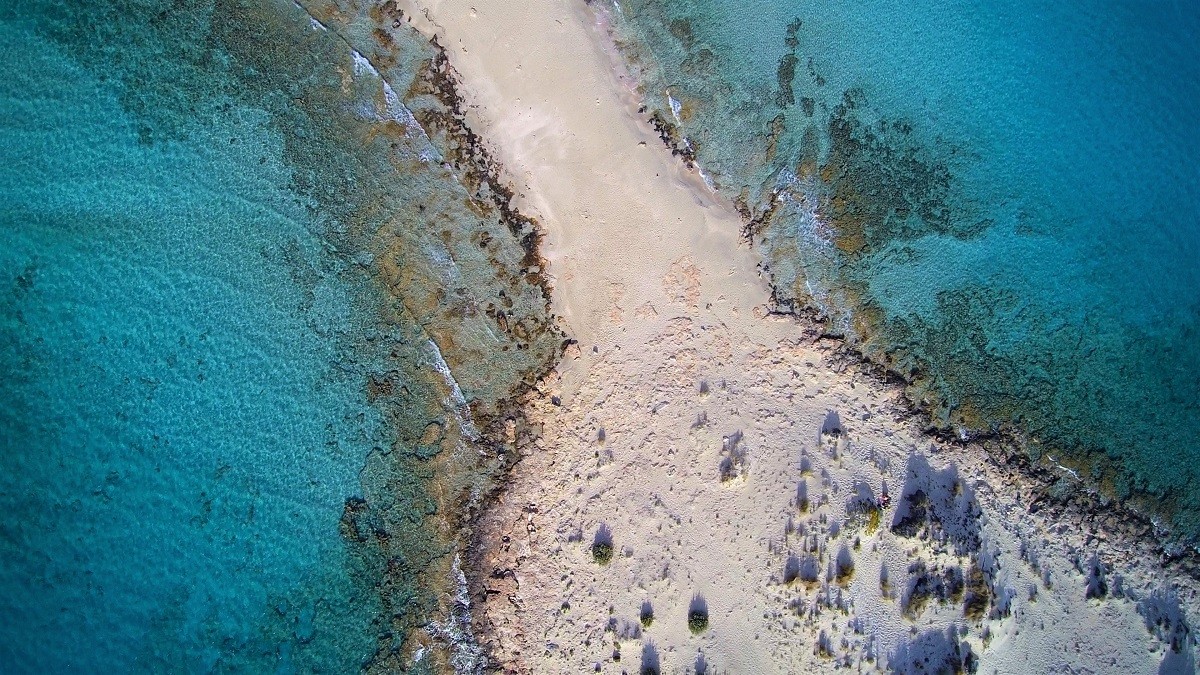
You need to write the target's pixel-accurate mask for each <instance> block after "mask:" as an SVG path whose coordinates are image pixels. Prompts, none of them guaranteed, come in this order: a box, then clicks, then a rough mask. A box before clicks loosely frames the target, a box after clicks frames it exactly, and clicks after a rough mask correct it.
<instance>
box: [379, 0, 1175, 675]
mask: <svg viewBox="0 0 1200 675" xmlns="http://www.w3.org/2000/svg"><path fill="white" fill-rule="evenodd" d="M399 5H400V6H401V8H402V9H403V10H404V11H405V13H406V15H407V16H409V18H410V20H411V21H412V22H413V23H414V25H416V26H417V27H418V28H419V29H420V30H422V31H424V32H426V33H427V34H428V35H430V36H436V37H437V39H438V41H439V43H440V44H441V45H442V46H443V47H444V48H445V49H446V50H447V53H448V55H449V58H450V60H451V62H452V64H453V65H454V67H455V69H456V70H457V71H458V74H459V76H460V84H461V89H462V92H463V94H464V96H465V99H466V101H467V103H468V105H469V107H470V110H469V113H468V118H469V122H470V124H471V125H472V127H473V128H475V129H476V130H477V131H479V132H480V133H481V134H482V136H483V137H484V138H485V139H487V141H488V142H489V143H490V144H491V145H492V152H493V153H494V156H495V157H496V158H497V159H498V160H499V161H500V162H501V163H502V164H503V165H504V166H505V167H506V169H507V172H508V179H509V180H510V181H511V184H512V186H513V188H514V191H515V193H516V195H517V196H516V199H515V206H517V207H518V208H519V209H520V210H521V211H522V212H524V213H526V214H529V215H531V216H533V217H535V218H536V219H537V221H538V222H539V224H540V226H541V227H542V228H543V230H544V235H545V240H544V242H545V244H544V245H545V247H544V250H543V255H544V257H545V259H546V260H547V261H548V263H549V270H548V273H549V276H550V278H551V279H552V280H553V308H554V311H555V313H556V314H557V316H558V317H559V318H560V321H561V327H562V328H563V330H564V331H565V332H566V333H567V334H568V335H569V336H570V337H572V338H573V339H574V340H576V341H577V342H576V343H575V344H574V345H572V346H571V347H570V348H569V349H568V351H567V354H566V355H565V358H564V359H563V361H562V363H561V364H560V366H559V368H558V370H557V371H556V372H555V373H554V374H553V375H551V376H550V377H548V378H546V379H545V380H544V381H543V382H542V383H541V384H540V386H539V389H538V391H537V392H536V393H535V394H533V395H531V396H529V397H528V400H527V401H526V404H525V415H526V417H527V420H528V422H529V424H530V425H531V426H532V427H533V428H534V429H536V430H537V431H538V434H537V437H536V438H533V439H530V440H528V441H527V442H525V443H524V445H523V446H522V447H521V448H520V452H521V454H522V459H521V461H520V462H519V463H518V464H517V465H516V467H515V469H514V470H513V472H512V475H511V476H510V477H509V480H508V482H507V484H506V487H505V488H504V489H503V490H502V491H501V492H500V493H499V494H498V495H497V497H496V499H495V502H494V503H493V504H492V506H491V507H490V509H489V510H488V511H487V512H486V513H485V515H484V516H483V517H482V519H481V520H480V522H478V523H477V532H476V534H475V542H476V543H475V547H474V551H473V553H474V558H475V559H474V560H473V569H471V570H468V572H467V574H468V579H469V582H470V584H471V588H472V591H473V592H472V596H473V603H474V604H473V607H472V610H473V626H472V628H473V630H474V632H475V639H476V640H478V641H479V642H480V643H481V645H482V646H483V647H484V648H485V650H486V651H487V652H488V653H489V654H490V656H491V658H492V659H493V660H494V666H495V668H496V669H497V670H499V671H502V672H562V673H578V672H592V671H594V672H606V673H620V672H646V669H647V667H651V672H655V671H661V672H670V673H683V672H730V673H776V672H778V673H785V672H807V671H810V670H832V669H835V668H839V667H849V668H853V669H856V670H858V671H860V672H862V671H866V672H873V671H886V672H893V671H894V672H947V671H954V670H972V669H978V671H979V672H986V673H1021V672H1121V673H1154V672H1192V671H1193V670H1194V660H1193V658H1194V657H1193V649H1194V639H1193V637H1192V634H1191V632H1190V629H1189V628H1188V626H1189V625H1191V624H1192V623H1193V622H1194V621H1196V620H1197V615H1196V607H1197V603H1196V598H1197V596H1196V591H1197V588H1196V583H1195V581H1194V579H1193V577H1191V576H1190V575H1188V574H1187V573H1186V572H1185V571H1183V570H1182V569H1181V568H1180V567H1179V565H1166V566H1164V565H1163V563H1162V561H1161V559H1160V556H1158V555H1157V554H1156V552H1155V547H1154V545H1153V543H1152V541H1153V532H1146V531H1145V528H1144V527H1142V526H1140V525H1138V524H1137V523H1133V524H1130V523H1131V522H1132V521H1128V520H1126V519H1125V518H1123V517H1122V515H1121V514H1120V513H1119V512H1116V511H1106V510H1105V509H1104V508H1096V505H1097V504H1099V501H1100V500H1099V499H1098V498H1095V497H1094V496H1088V495H1087V494H1085V493H1084V492H1083V491H1081V490H1079V489H1078V488H1077V487H1073V486H1074V485H1075V484H1074V483H1073V482H1072V481H1073V479H1072V477H1071V476H1070V475H1069V473H1067V472H1065V471H1064V472H1061V473H1059V474H1056V473H1055V472H1054V471H1053V467H1052V466H1051V467H1050V468H1046V467H1044V466H1043V467H1035V469H1036V473H1034V474H1030V473H1029V472H1028V471H1025V470H1023V469H1021V468H1020V466H1019V465H1020V464H1021V462H1019V461H1017V460H1015V459H1012V458H1009V459H1006V458H1005V457H1004V456H1003V454H1002V453H1000V454H998V453H997V452H996V451H994V450H993V451H992V452H989V451H987V450H985V449H984V448H981V447H978V446H975V445H972V444H963V443H953V442H947V441H945V440H941V439H937V438H934V437H931V436H928V435H926V434H924V433H923V430H922V428H921V423H920V419H919V418H918V417H916V416H914V415H913V414H912V412H911V411H910V410H909V408H908V407H907V405H906V403H905V401H903V400H902V398H901V394H900V391H899V389H898V388H897V387H894V386H889V385H888V384H886V383H885V382H884V381H882V379H881V378H879V377H877V376H875V375H873V374H871V373H870V372H869V370H868V369H867V368H866V367H865V366H863V365H861V364H859V363H857V362H856V361H855V360H854V359H853V358H851V357H850V356H848V355H847V354H846V352H845V350H843V349H842V348H841V345H840V343H838V342H836V341H833V340H828V339H823V338H822V335H821V331H820V328H819V326H817V325H815V324H812V323H808V322H807V321H806V320H804V319H799V318H797V317H792V316H784V315H778V314H774V313H772V311H771V306H770V289H769V286H768V280H767V279H765V278H764V277H763V275H762V273H761V269H760V260H759V258H758V257H757V255H756V253H755V251H754V250H753V249H752V248H751V246H750V245H749V244H748V243H747V242H746V241H745V240H744V239H743V238H742V236H741V231H742V222H741V220H740V218H739V216H738V214H737V213H736V211H735V210H734V209H733V208H732V206H731V205H730V204H728V203H726V202H723V201H722V200H721V199H720V197H719V196H718V195H716V194H714V193H713V192H712V191H711V190H710V189H709V188H708V187H707V186H706V184H705V182H704V181H703V180H702V177H701V176H700V175H699V174H698V173H697V171H696V170H694V169H689V168H688V167H686V166H684V165H683V163H682V162H680V161H679V159H678V158H676V157H673V156H672V155H671V153H670V152H669V151H668V149H667V148H665V147H664V146H663V144H662V143H661V141H660V139H659V136H658V134H657V132H656V131H655V130H654V129H653V128H652V127H651V125H650V124H649V123H648V122H647V120H645V119H644V117H643V116H639V114H638V107H639V99H638V94H637V91H636V88H635V87H636V83H634V82H632V81H630V80H629V78H627V77H623V76H622V75H621V69H620V63H619V59H618V58H617V57H616V56H615V54H614V53H613V51H612V50H611V49H610V48H609V46H608V45H607V43H606V33H605V26H604V23H603V15H602V14H596V13H595V12H594V11H593V9H592V8H591V7H589V6H588V5H587V4H585V3H582V2H572V3H564V2H552V1H550V0H529V1H528V2H522V3H507V2H500V1H498V0H474V1H468V0H463V1H459V0H445V1H441V0H429V1H427V2H422V1H419V0H402V1H401V2H400V3H399ZM1010 459H1011V461H1009V460H1010ZM1054 481H1062V487H1063V490H1064V491H1065V492H1067V493H1071V494H1074V495H1075V496H1074V497H1072V498H1070V499H1064V500H1055V499H1051V498H1048V497H1047V491H1046V486H1047V485H1048V484H1051V483H1053V482H1054ZM606 544H607V545H609V549H607V550H611V559H607V557H608V556H607V555H605V554H604V551H605V550H606V548H605V545H606ZM694 610H703V612H702V613H704V614H705V615H706V619H707V625H706V626H704V627H703V628H702V629H699V630H694V629H695V628H698V626H697V625H695V624H694V625H693V626H691V627H689V615H690V614H692V613H693V611H694Z"/></svg>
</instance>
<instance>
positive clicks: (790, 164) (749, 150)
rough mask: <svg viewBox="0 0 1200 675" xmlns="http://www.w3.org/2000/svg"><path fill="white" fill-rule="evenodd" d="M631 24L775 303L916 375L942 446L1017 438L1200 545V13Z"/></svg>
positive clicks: (774, 11) (679, 9) (945, 13)
mask: <svg viewBox="0 0 1200 675" xmlns="http://www.w3.org/2000/svg"><path fill="white" fill-rule="evenodd" d="M615 13H616V14H617V15H618V16H622V17H624V19H625V20H624V21H618V33H619V35H620V36H621V37H622V38H623V39H624V40H625V41H626V42H627V46H626V53H627V54H630V55H631V58H632V59H633V60H634V61H636V62H637V64H638V67H639V68H640V72H641V77H642V82H643V85H644V88H645V94H646V97H647V100H648V102H649V103H650V104H651V106H652V107H653V108H655V109H657V110H658V111H659V114H660V115H661V116H662V117H663V119H665V120H668V121H671V122H673V123H675V124H676V125H677V126H678V127H679V128H680V129H681V132H682V134H683V135H684V136H686V137H687V138H688V139H689V141H690V143H691V144H692V145H693V146H694V147H695V150H696V152H697V153H698V161H699V163H700V165H701V166H702V167H703V168H704V169H705V170H706V171H707V172H708V173H709V174H710V175H711V176H712V178H713V180H714V182H715V183H716V184H717V185H718V187H719V188H720V189H721V190H722V191H724V192H725V193H726V194H727V195H728V196H730V197H731V198H735V199H738V200H739V202H740V203H741V204H742V205H743V208H744V209H745V212H746V215H747V217H748V218H749V219H751V220H753V222H754V228H753V229H754V234H753V238H754V242H755V244H756V245H757V246H759V247H760V250H762V251H763V253H764V255H765V256H766V259H767V262H768V263H769V266H770V272H771V274H772V277H773V281H774V285H775V286H776V288H777V295H778V300H779V302H780V304H781V305H783V306H785V307H793V308H796V309H800V308H804V307H807V308H812V309H813V310H815V311H817V312H819V313H821V314H822V315H824V316H825V317H827V319H828V320H829V325H830V327H831V330H833V331H834V332H838V333H842V334H845V335H847V336H848V337H849V338H850V339H851V341H852V342H853V343H854V344H856V345H857V346H858V347H859V348H860V349H861V350H862V351H864V352H865V353H866V354H868V355H869V356H871V357H872V358H874V359H876V360H877V361H880V362H882V363H885V364H887V365H888V366H889V367H890V368H892V369H893V370H894V371H896V372H898V373H900V374H902V375H903V376H905V377H906V378H907V379H908V380H909V381H910V386H909V394H910V396H911V397H912V398H913V399H914V401H916V402H918V403H919V404H922V405H923V406H924V407H926V408H927V409H928V410H930V411H931V412H932V416H933V421H934V423H935V424H936V425H938V426H940V427H943V428H945V429H948V430H951V431H957V432H961V433H963V434H966V435H969V434H972V433H975V434H978V433H980V432H990V431H993V430H997V429H1005V430H1008V431H1010V432H1013V433H1014V434H1016V435H1018V436H1021V437H1023V438H1025V439H1026V440H1027V445H1028V448H1029V450H1030V452H1031V453H1032V454H1034V455H1035V456H1039V457H1040V456H1042V455H1048V456H1050V457H1053V458H1054V459H1055V460H1057V461H1061V462H1063V463H1064V464H1066V465H1068V466H1070V467H1073V468H1074V469H1075V470H1077V471H1079V472H1080V473H1081V474H1082V475H1084V476H1085V477H1087V478H1089V479H1091V480H1092V481H1093V482H1095V483H1099V484H1101V485H1102V486H1103V487H1104V489H1105V491H1106V493H1107V494H1109V495H1110V496H1118V497H1121V498H1133V499H1134V500H1135V501H1138V502H1139V503H1141V504H1142V506H1144V507H1146V508H1150V509H1151V510H1153V511H1157V512H1158V513H1159V514H1160V517H1161V518H1163V520H1164V522H1173V524H1174V525H1175V529H1176V532H1177V533H1179V534H1183V535H1185V536H1191V537H1194V536H1196V535H1197V534H1200V497H1198V496H1197V494H1196V493H1195V491H1194V490H1193V489H1191V486H1194V485H1196V484H1200V482H1198V481H1200V461H1198V460H1200V443H1197V440H1196V439H1197V438H1200V330H1198V329H1200V168H1198V164H1197V162H1196V161H1195V158H1196V157H1197V155H1198V153H1200V127H1198V126H1197V124H1196V122H1197V120H1200V6H1197V5H1195V4H1194V3H1184V2H1180V3H1169V2H1106V3H1099V4H1097V3H1083V2H1066V3H1063V2H1044V1H1042V0H1022V1H1021V2H1016V3H1011V2H1009V3H1000V2H974V3H968V4H960V5H956V6H947V5H946V4H945V3H934V2H916V3H902V4H896V3H891V4H889V3H878V2H869V3H839V2H824V1H820V0H816V1H812V0H810V1H803V2H800V1H796V0H786V1H785V0H772V1H769V2H768V1H757V2H724V1H723V0H702V1H689V2H671V3H664V2H657V1H646V0H629V1H622V2H620V9H619V11H616V12H615ZM668 96H669V97H670V98H668ZM672 100H673V101H674V107H675V110H674V111H672V109H671V108H672Z"/></svg>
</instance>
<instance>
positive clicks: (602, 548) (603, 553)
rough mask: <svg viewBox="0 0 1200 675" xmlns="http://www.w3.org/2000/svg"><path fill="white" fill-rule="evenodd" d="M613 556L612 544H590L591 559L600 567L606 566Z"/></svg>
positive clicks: (603, 542)
mask: <svg viewBox="0 0 1200 675" xmlns="http://www.w3.org/2000/svg"><path fill="white" fill-rule="evenodd" d="M612 556H613V547H612V544H610V543H608V542H606V541H598V542H596V543H594V544H592V558H594V559H595V560H596V562H598V563H600V564H601V565H607V564H608V563H609V562H610V561H611V560H612Z"/></svg>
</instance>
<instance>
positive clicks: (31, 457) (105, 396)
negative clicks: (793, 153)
mask: <svg viewBox="0 0 1200 675" xmlns="http://www.w3.org/2000/svg"><path fill="white" fill-rule="evenodd" d="M0 33H2V34H3V35H4V44H5V46H6V48H5V49H4V50H3V52H2V53H0V60H3V61H4V66H5V68H4V71H5V73H6V77H5V78H3V80H2V81H0V136H2V137H3V140H4V143H3V144H0V167H2V168H0V195H2V198H0V274H2V277H0V364H2V366H0V369H2V372H3V373H4V375H3V377H2V378H0V401H2V402H3V405H2V406H0V444H2V446H3V448H2V450H0V462H3V465H2V466H0V510H2V511H3V513H4V516H3V519H0V559H2V560H3V563H0V588H3V589H4V593H3V599H0V620H2V621H3V623H4V624H5V626H6V629H5V631H4V632H3V636H2V637H0V670H5V671H13V672H27V671H51V672H61V671H66V670H72V669H74V670H85V671H96V672H129V671H150V670H154V671H161V670H187V671H194V670H218V671H244V670H253V671H262V670H268V669H271V670H277V671H281V672H298V671H304V672H311V671H316V670H322V671H337V672H345V671H354V670H358V669H362V668H367V669H369V670H391V671H394V670H402V669H407V668H409V667H418V669H419V668H423V667H429V666H441V667H444V666H447V665H453V666H456V667H459V668H462V669H468V670H469V669H471V668H473V667H474V666H475V665H476V664H475V663H474V660H475V657H476V656H477V653H476V652H475V651H474V650H473V648H472V647H471V645H470V644H469V634H468V633H467V632H466V631H465V627H464V626H463V625H462V624H460V623H457V622H455V621H454V620H453V619H454V617H455V610H456V607H455V601H454V598H453V593H452V591H453V588H454V585H455V583H456V581H457V580H456V578H455V575H454V570H453V562H454V552H455V551H456V550H457V549H458V547H459V546H460V545H461V544H462V543H463V540H462V537H464V536H466V535H465V530H463V525H464V518H465V516H466V515H467V512H466V509H467V508H468V507H469V506H470V505H471V504H472V503H475V501H476V500H477V498H478V496H479V495H480V494H482V493H484V492H486V491H487V490H488V489H489V487H490V485H491V483H490V480H491V478H492V477H493V476H494V475H495V474H496V472H497V471H499V470H500V469H501V467H502V466H503V464H504V462H505V459H504V452H505V449H504V448H503V446H496V445H494V444H493V443H492V442H491V441H490V440H488V439H489V438H490V436H489V434H488V432H489V429H490V427H491V426H492V425H494V424H498V423H499V422H500V421H502V419H503V416H504V415H506V414H508V413H509V411H508V410H507V404H506V400H507V399H508V397H509V396H510V395H511V394H512V393H513V392H514V390H515V389H516V388H518V387H519V386H521V385H522V383H523V382H530V381H532V378H533V377H535V376H536V374H537V373H538V372H539V371H541V370H542V369H544V368H545V367H547V365H548V364H549V363H550V362H551V360H552V359H553V358H554V357H555V355H556V353H557V349H558V347H559V342H560V339H561V338H560V336H559V334H558V333H557V331H556V330H555V329H554V328H553V327H552V324H551V322H550V318H549V315H548V309H547V297H546V289H545V286H544V282H543V281H542V279H541V277H540V276H539V275H538V274H537V272H536V270H532V269H531V267H532V265H533V264H534V263H533V262H532V261H534V260H535V259H536V252H535V248H534V247H535V245H536V235H535V234H534V232H533V228H532V223H530V222H529V221H528V220H526V219H523V218H521V217H520V215H519V214H516V213H514V212H512V211H511V209H509V208H508V205H507V198H506V196H505V195H504V194H503V190H502V188H500V187H499V184H498V182H497V181H496V180H495V176H494V171H493V170H491V169H490V168H489V166H488V164H487V158H486V157H485V156H483V155H482V154H481V153H480V152H479V151H478V150H477V148H475V147H474V143H475V140H476V139H474V138H473V137H472V136H471V135H470V134H469V130H468V129H466V127H465V125H463V124H462V122H461V116H460V115H459V114H458V111H456V110H455V106H456V102H455V100H454V97H453V83H452V78H451V77H450V74H449V73H448V72H447V70H446V67H445V64H444V61H443V59H442V57H441V55H440V52H439V50H438V49H437V48H436V47H435V46H432V45H430V44H428V43H427V42H426V41H425V40H424V39H423V38H421V36H420V35H419V34H417V33H416V31H414V30H413V29H411V28H410V27H409V26H408V25H407V23H406V22H405V21H404V20H403V17H402V16H400V15H396V14H385V13H383V12H380V11H378V10H372V9H370V8H367V7H359V6H358V5H354V4H351V3H342V4H334V3H320V4H318V3H313V4H311V5H309V6H308V7H307V9H305V8H304V7H302V6H300V5H297V4H294V3H291V2H274V1H272V0H247V1H245V2H235V1H229V2H226V1H200V0H198V1H196V2H182V3H168V2H158V1H155V0H144V1H136V2H134V1H131V2H124V1H120V2H118V1H111V2H88V3H83V2H77V3H60V2H53V3H51V2H32V3H25V4H23V5H20V6H9V7H5V8H4V9H0ZM459 618H461V617H459ZM435 619H436V620H437V621H438V622H439V623H431V621H433V620H435ZM421 647H430V648H429V649H424V650H422V649H421ZM418 655H420V659H418V660H416V661H414V659H416V658H417V656H418Z"/></svg>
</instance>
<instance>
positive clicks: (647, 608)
mask: <svg viewBox="0 0 1200 675" xmlns="http://www.w3.org/2000/svg"><path fill="white" fill-rule="evenodd" d="M639 618H641V620H642V628H649V627H650V625H651V624H653V623H654V607H653V606H651V605H650V601H649V600H647V601H646V602H643V603H642V611H641V616H640V617H639Z"/></svg>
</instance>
